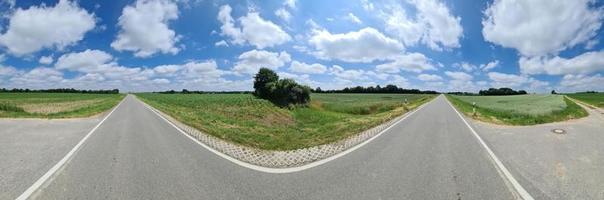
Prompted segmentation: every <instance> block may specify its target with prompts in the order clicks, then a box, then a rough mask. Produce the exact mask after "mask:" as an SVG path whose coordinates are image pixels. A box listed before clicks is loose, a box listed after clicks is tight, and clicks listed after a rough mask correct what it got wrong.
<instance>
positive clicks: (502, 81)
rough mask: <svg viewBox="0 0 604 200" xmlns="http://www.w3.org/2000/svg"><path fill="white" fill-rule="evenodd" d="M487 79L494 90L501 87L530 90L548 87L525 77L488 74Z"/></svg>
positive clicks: (546, 84) (495, 73) (542, 82)
mask: <svg viewBox="0 0 604 200" xmlns="http://www.w3.org/2000/svg"><path fill="white" fill-rule="evenodd" d="M488 76H489V79H490V80H491V81H492V82H491V86H492V87H496V88H502V87H509V88H514V87H522V88H525V87H528V88H531V89H542V88H543V87H545V86H548V85H549V83H548V82H545V81H540V80H537V79H534V78H532V77H529V76H526V75H515V74H505V73H500V72H489V73H488Z"/></svg>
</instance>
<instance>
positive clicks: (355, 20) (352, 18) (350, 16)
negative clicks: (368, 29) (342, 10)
mask: <svg viewBox="0 0 604 200" xmlns="http://www.w3.org/2000/svg"><path fill="white" fill-rule="evenodd" d="M346 19H348V20H350V21H351V22H352V23H355V24H362V23H363V22H362V21H361V20H360V19H359V18H358V17H357V16H356V15H354V14H352V13H348V16H347V17H346Z"/></svg>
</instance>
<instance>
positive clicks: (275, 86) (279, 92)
mask: <svg viewBox="0 0 604 200" xmlns="http://www.w3.org/2000/svg"><path fill="white" fill-rule="evenodd" d="M254 79H255V81H254V89H255V91H254V95H255V96H256V97H258V98H262V99H266V100H269V101H271V102H272V103H274V104H276V105H278V106H281V107H285V106H289V105H291V104H297V105H306V104H308V103H309V102H310V88H309V87H308V86H303V85H300V84H298V83H296V81H294V80H292V79H281V80H279V76H277V74H276V73H275V72H273V71H272V70H270V69H267V68H262V69H260V71H259V72H258V74H256V76H255V77H254Z"/></svg>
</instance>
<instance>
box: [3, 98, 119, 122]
mask: <svg viewBox="0 0 604 200" xmlns="http://www.w3.org/2000/svg"><path fill="white" fill-rule="evenodd" d="M124 96H125V95H124V94H76V93H1V94H0V117H2V118H47V119H56V118H79V117H90V116H93V115H96V114H99V113H102V112H105V111H107V110H109V109H111V108H112V107H114V106H115V105H116V104H117V103H119V102H120V101H121V100H122V98H124Z"/></svg>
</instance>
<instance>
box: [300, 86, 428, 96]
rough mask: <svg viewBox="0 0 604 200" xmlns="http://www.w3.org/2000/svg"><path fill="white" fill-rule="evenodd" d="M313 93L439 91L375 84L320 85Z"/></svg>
mask: <svg viewBox="0 0 604 200" xmlns="http://www.w3.org/2000/svg"><path fill="white" fill-rule="evenodd" d="M312 92H315V93H398V94H439V92H436V91H431V90H418V89H405V88H399V87H397V86H396V85H392V84H389V85H386V86H385V87H381V86H380V85H377V86H375V87H373V86H369V87H363V86H356V87H351V88H348V87H346V88H344V89H341V90H322V89H321V88H320V87H317V88H316V89H314V90H312Z"/></svg>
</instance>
